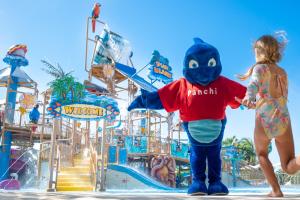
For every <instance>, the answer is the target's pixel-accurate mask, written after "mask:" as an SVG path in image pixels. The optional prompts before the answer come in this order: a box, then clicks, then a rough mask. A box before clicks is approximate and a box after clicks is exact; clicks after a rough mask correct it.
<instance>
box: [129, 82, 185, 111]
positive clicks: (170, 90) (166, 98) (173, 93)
mask: <svg viewBox="0 0 300 200" xmlns="http://www.w3.org/2000/svg"><path fill="white" fill-rule="evenodd" d="M182 82H183V80H182V79H180V80H177V81H174V82H172V83H169V84H168V85H166V86H164V87H162V88H160V89H159V90H158V91H157V92H148V91H146V90H143V89H142V90H141V93H142V94H141V95H140V96H138V97H137V98H136V99H135V100H134V101H133V102H132V103H131V104H130V105H129V107H128V111H131V110H133V109H136V108H148V109H157V110H158V109H165V110H166V111H167V112H174V111H176V110H178V109H180V105H181V100H180V99H181V98H180V94H181V90H180V88H181V85H182Z"/></svg>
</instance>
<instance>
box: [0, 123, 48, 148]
mask: <svg viewBox="0 0 300 200" xmlns="http://www.w3.org/2000/svg"><path fill="white" fill-rule="evenodd" d="M4 129H5V131H8V132H11V134H12V145H14V146H33V143H34V142H40V134H39V133H33V132H32V131H31V128H30V127H16V126H5V128H4ZM0 135H1V137H2V133H0ZM50 139H51V135H49V134H44V135H43V140H44V141H45V140H50Z"/></svg>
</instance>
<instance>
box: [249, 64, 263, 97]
mask: <svg viewBox="0 0 300 200" xmlns="http://www.w3.org/2000/svg"><path fill="white" fill-rule="evenodd" d="M264 73H265V66H264V65H261V64H259V65H256V66H255V67H254V69H253V72H252V75H251V78H250V82H249V84H248V86H247V92H246V96H245V98H244V100H248V101H250V102H255V101H256V95H257V93H258V92H259V90H260V89H261V86H262V82H263V76H264Z"/></svg>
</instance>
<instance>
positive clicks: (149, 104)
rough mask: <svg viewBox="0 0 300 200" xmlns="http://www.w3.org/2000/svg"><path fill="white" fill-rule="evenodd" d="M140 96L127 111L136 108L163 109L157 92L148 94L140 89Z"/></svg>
mask: <svg viewBox="0 0 300 200" xmlns="http://www.w3.org/2000/svg"><path fill="white" fill-rule="evenodd" d="M141 93H142V94H141V95H139V96H138V97H137V98H136V99H135V100H134V101H133V102H132V103H131V104H130V105H129V107H128V109H127V110H128V111H131V110H133V109H136V108H147V109H157V110H159V109H163V108H164V107H163V105H162V102H161V100H160V98H159V95H158V92H148V91H146V90H143V89H141Z"/></svg>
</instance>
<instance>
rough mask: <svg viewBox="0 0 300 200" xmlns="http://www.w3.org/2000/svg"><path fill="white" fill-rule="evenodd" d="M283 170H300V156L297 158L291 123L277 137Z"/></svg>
mask: <svg viewBox="0 0 300 200" xmlns="http://www.w3.org/2000/svg"><path fill="white" fill-rule="evenodd" d="M275 143H276V147H277V149H278V153H279V157H280V162H281V167H282V170H283V171H284V172H286V173H288V174H295V173H296V172H297V171H299V170H300V163H299V160H300V158H299V157H298V158H295V146H294V139H293V133H292V128H291V125H289V127H288V128H287V130H286V132H285V133H284V134H282V135H280V136H278V137H276V138H275Z"/></svg>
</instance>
